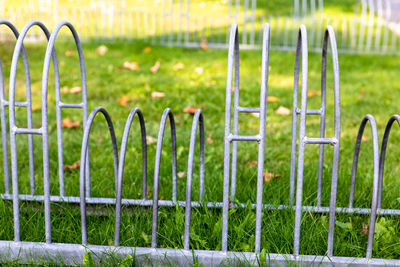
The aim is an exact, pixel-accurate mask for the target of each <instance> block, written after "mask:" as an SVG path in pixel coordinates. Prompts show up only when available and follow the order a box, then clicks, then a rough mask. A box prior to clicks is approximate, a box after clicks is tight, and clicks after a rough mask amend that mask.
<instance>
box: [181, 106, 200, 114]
mask: <svg viewBox="0 0 400 267" xmlns="http://www.w3.org/2000/svg"><path fill="white" fill-rule="evenodd" d="M196 110H198V108H195V107H186V108H184V109H183V112H185V113H189V114H194V113H196Z"/></svg>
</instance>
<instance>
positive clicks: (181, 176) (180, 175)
mask: <svg viewBox="0 0 400 267" xmlns="http://www.w3.org/2000/svg"><path fill="white" fill-rule="evenodd" d="M185 174H186V172H178V178H183V177H185Z"/></svg>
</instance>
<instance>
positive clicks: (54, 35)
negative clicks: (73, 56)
mask: <svg viewBox="0 0 400 267" xmlns="http://www.w3.org/2000/svg"><path fill="white" fill-rule="evenodd" d="M63 27H67V28H68V29H69V30H70V32H71V34H72V36H73V37H74V41H75V46H76V50H77V51H78V56H79V65H80V71H81V83H82V103H81V108H82V110H83V130H84V131H85V125H86V120H87V90H86V71H85V60H84V58H83V51H82V45H81V42H80V39H79V36H78V33H77V32H76V30H75V28H74V26H73V25H72V24H71V23H70V22H68V21H61V22H59V23H58V24H57V25H56V27H55V28H54V30H53V31H52V33H51V36H50V39H49V43H48V45H47V50H46V56H47V53H48V56H47V57H46V58H45V65H44V66H45V67H46V68H44V69H43V73H46V75H47V73H48V72H49V63H50V59H51V57H50V53H51V51H53V50H55V48H54V45H55V41H56V38H57V36H58V33H59V32H60V30H61V29H62V28H63ZM47 51H48V52H47ZM57 75H59V73H57ZM58 79H59V77H58ZM43 82H45V83H46V84H43V86H46V88H47V79H45V80H44V81H43ZM55 91H56V116H57V144H58V175H59V187H60V196H62V197H63V196H65V188H64V156H63V139H62V123H61V120H62V117H61V116H62V115H61V108H62V104H63V103H62V102H61V95H60V84H56V86H55ZM88 157H89V152H88ZM86 162H87V166H86V195H87V197H90V168H89V159H87V160H86Z"/></svg>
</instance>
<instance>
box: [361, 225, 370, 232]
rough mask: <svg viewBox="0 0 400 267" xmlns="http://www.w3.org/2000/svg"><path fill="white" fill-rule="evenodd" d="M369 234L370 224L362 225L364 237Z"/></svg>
mask: <svg viewBox="0 0 400 267" xmlns="http://www.w3.org/2000/svg"><path fill="white" fill-rule="evenodd" d="M368 232H369V227H368V224H365V223H363V224H362V231H361V234H362V235H367V234H368Z"/></svg>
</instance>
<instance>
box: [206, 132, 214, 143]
mask: <svg viewBox="0 0 400 267" xmlns="http://www.w3.org/2000/svg"><path fill="white" fill-rule="evenodd" d="M207 143H209V144H210V145H211V144H212V143H214V140H213V139H212V134H209V135H208V137H207Z"/></svg>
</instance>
